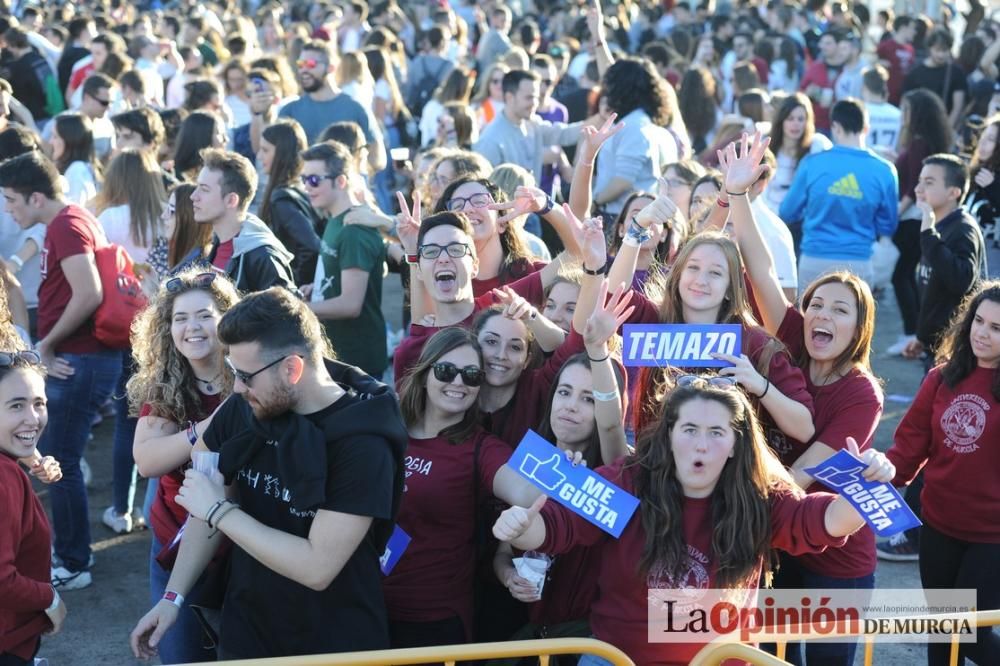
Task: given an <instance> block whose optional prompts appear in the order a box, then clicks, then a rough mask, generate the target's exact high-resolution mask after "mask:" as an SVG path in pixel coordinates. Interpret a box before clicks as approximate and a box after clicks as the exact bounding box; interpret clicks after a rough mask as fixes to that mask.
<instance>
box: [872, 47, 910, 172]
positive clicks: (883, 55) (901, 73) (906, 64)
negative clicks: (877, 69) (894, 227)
mask: <svg viewBox="0 0 1000 666" xmlns="http://www.w3.org/2000/svg"><path fill="white" fill-rule="evenodd" d="M915 54H916V52H915V51H914V49H913V45H912V44H900V43H899V42H897V41H896V40H895V39H892V38H890V39H887V40H885V41H884V42H882V43H881V44H879V45H878V57H879V60H885V61H886V62H888V63H889V102H890V103H891V104H895V105H897V106H898V105H899V98H900V97H901V96H902V92H903V79H904V78H905V77H906V73H907V72H909V71H910V68H911V67H913V61H914V59H915ZM900 191H902V190H900Z"/></svg>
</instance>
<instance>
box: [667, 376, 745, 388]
mask: <svg viewBox="0 0 1000 666" xmlns="http://www.w3.org/2000/svg"><path fill="white" fill-rule="evenodd" d="M676 383H677V386H694V387H695V388H700V387H699V386H698V385H699V384H703V385H706V386H711V387H713V388H720V389H725V390H732V389H735V388H736V380H735V379H733V378H732V377H727V376H726V375H680V376H679V377H677V379H676Z"/></svg>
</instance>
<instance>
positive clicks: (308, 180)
mask: <svg viewBox="0 0 1000 666" xmlns="http://www.w3.org/2000/svg"><path fill="white" fill-rule="evenodd" d="M327 178H329V179H330V180H331V181H333V180H334V179H336V178H337V177H336V176H333V175H330V174H328V173H326V174H316V173H310V174H305V173H304V174H302V176H301V179H302V184H303V185H305V186H307V187H313V188H316V187H319V184H320V183H322V182H323V181H324V180H326V179H327Z"/></svg>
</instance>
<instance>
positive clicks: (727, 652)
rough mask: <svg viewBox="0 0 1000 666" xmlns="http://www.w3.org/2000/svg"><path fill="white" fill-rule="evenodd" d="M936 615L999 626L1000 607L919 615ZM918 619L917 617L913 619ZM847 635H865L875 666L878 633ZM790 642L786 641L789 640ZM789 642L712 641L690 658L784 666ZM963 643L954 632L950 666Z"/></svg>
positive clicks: (696, 665) (696, 662)
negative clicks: (767, 648) (772, 650)
mask: <svg viewBox="0 0 1000 666" xmlns="http://www.w3.org/2000/svg"><path fill="white" fill-rule="evenodd" d="M935 617H948V618H954V619H958V620H968V622H969V624H970V625H971V626H972V627H973V628H978V627H995V626H997V625H1000V610H991V611H977V612H974V613H955V614H953V615H947V616H935V615H924V616H919V619H930V618H935ZM910 619H917V618H910ZM882 633H896V632H895V630H894V628H893V627H890V628H889V631H886V632H882ZM845 635H847V636H852V635H853V636H862V637H863V640H864V644H865V652H864V655H865V657H864V666H872V659H873V658H874V650H875V638H876V637H877V636H878V634H863V633H862V632H854V633H848V634H845ZM788 640H792V641H795V640H823V639H822V638H817V637H816V636H815V635H813V634H801V635H795V634H792V635H790V636H788ZM786 642H787V641H786ZM786 642H781V643H778V656H777V657H776V656H774V655H771V654H768V653H767V652H764V651H763V650H760V649H758V648H755V647H753V646H750V645H745V644H743V643H724V642H720V643H715V642H713V643H709V644H708V645H706V646H705V647H704V648H702V649H701V650H700V651H699V652H698V654H696V655H695V657H694V659H692V660H691V664H690V666H718V664H721V663H722V662H723V661H725V660H726V659H742V660H744V661H746V662H748V663H750V664H753V665H754V666H783V665H787V664H788V662H787V661H784V656H785V645H786ZM960 645H961V644H960V643H959V642H958V635H957V634H953V635H952V637H951V656H950V658H949V664H950V666H957V664H958V649H959V646H960Z"/></svg>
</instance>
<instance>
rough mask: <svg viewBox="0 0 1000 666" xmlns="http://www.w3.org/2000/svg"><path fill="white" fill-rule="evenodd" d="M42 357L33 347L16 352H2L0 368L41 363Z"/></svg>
mask: <svg viewBox="0 0 1000 666" xmlns="http://www.w3.org/2000/svg"><path fill="white" fill-rule="evenodd" d="M41 364H42V357H41V356H40V355H39V354H38V352H36V351H34V350H32V349H25V350H23V351H16V352H6V351H4V352H0V368H12V367H15V366H18V365H41Z"/></svg>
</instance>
